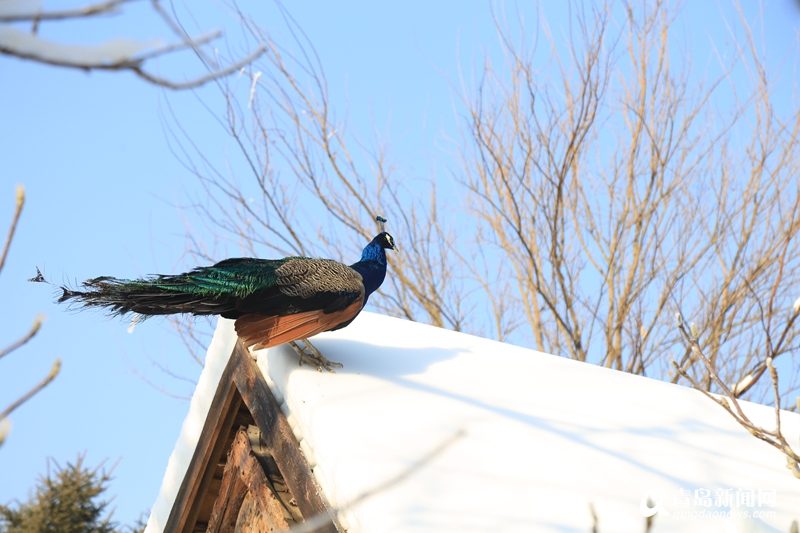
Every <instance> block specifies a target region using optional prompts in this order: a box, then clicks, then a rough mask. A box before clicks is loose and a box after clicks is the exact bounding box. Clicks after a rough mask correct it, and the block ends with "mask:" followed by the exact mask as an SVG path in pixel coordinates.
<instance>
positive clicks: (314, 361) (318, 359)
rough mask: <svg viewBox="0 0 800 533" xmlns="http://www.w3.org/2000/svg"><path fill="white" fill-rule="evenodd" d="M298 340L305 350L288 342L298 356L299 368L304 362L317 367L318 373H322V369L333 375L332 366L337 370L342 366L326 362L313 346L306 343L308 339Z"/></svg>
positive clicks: (292, 342)
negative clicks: (301, 342)
mask: <svg viewBox="0 0 800 533" xmlns="http://www.w3.org/2000/svg"><path fill="white" fill-rule="evenodd" d="M300 340H301V341H303V344H304V345H305V349H301V348H300V347H299V346H298V345H297V343H296V342H295V341H290V342H289V346H291V347H292V348H293V349H294V351H295V352H297V355H299V356H300V366H303V363H304V362H305V363H306V364H308V365H311V366H315V367H317V370H318V371H320V372H322V369H323V368H324V369H325V370H327V371H328V372H332V373H334V374H335V373H336V371H335V370H333V369H332V368H331V367H332V366H335V367H337V368H342V366H344V365H342V363H334V362H332V361H328V360H327V359H326V358H325V356H324V355H322V353H320V351H319V350H317V348H316V347H315V346H314V345H313V344H311V343H310V342H308V339H300ZM306 350H308V351H309V352H311V353H308V352H307V351H306Z"/></svg>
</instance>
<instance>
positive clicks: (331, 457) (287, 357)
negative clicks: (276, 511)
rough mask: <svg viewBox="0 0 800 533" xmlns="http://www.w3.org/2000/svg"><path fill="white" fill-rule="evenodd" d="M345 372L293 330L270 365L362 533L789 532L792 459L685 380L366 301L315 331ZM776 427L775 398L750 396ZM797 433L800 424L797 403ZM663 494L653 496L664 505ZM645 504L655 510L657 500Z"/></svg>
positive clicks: (346, 521)
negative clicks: (298, 341) (412, 318)
mask: <svg viewBox="0 0 800 533" xmlns="http://www.w3.org/2000/svg"><path fill="white" fill-rule="evenodd" d="M234 343H235V335H234V333H233V328H232V322H230V321H226V320H224V319H221V320H220V322H219V325H218V327H217V332H216V334H215V336H214V340H213V341H212V344H211V347H210V348H209V352H208V358H207V362H206V368H205V370H204V371H203V375H202V376H201V378H200V381H199V383H198V389H197V392H196V394H195V397H194V398H193V400H192V404H191V408H190V414H189V417H187V420H186V422H185V423H184V427H183V430H182V433H181V437H180V439H179V441H178V444H177V446H176V450H175V452H173V455H172V457H171V459H170V464H169V467H168V469H167V474H166V476H165V481H164V485H163V486H162V489H161V493H160V495H159V498H158V500H157V502H156V504H155V506H154V508H153V512H152V515H151V518H150V522H149V523H148V532H150V533H155V532H157V531H161V530H162V528H163V526H164V524H166V519H167V518H166V517H167V516H168V515H169V510H170V509H171V508H172V505H173V503H174V497H175V494H176V493H177V488H176V487H178V486H179V485H180V483H181V480H182V479H183V477H184V473H185V472H186V466H185V465H186V464H188V459H187V456H188V457H191V455H192V453H193V451H194V448H195V446H196V443H197V438H198V437H199V433H200V429H201V428H202V426H203V422H204V420H205V418H206V417H205V413H207V412H208V405H209V404H210V397H211V396H213V394H214V391H215V390H216V388H217V385H218V383H219V380H220V375H221V373H222V371H221V368H224V365H225V362H226V361H227V358H228V356H229V355H230V353H231V351H232V349H233V345H234ZM314 344H315V346H317V347H318V348H319V349H320V350H321V351H322V352H323V353H324V354H325V355H326V357H328V359H331V360H333V361H338V362H341V363H343V364H344V368H343V369H338V370H337V373H336V374H328V373H319V372H317V371H316V370H315V369H311V368H309V367H307V366H304V367H298V365H297V356H296V355H295V354H294V352H293V351H292V350H291V349H290V348H288V347H286V346H280V347H277V348H273V349H270V350H264V351H261V352H258V353H257V358H258V360H257V364H258V367H259V368H260V369H261V371H262V373H263V375H264V377H265V381H266V383H267V384H268V385H269V387H270V388H271V390H272V393H273V394H274V396H275V398H276V399H277V400H278V402H279V403H281V404H282V405H281V410H282V411H283V412H284V413H285V414H287V415H288V416H287V419H288V423H289V425H290V427H291V428H292V430H293V432H294V435H295V436H296V437H297V438H298V441H299V443H300V449H301V450H302V451H303V453H304V455H305V457H306V460H307V461H308V464H309V466H310V467H311V468H312V469H313V476H314V478H315V479H316V481H317V483H318V485H319V486H320V487H321V488H322V492H323V493H324V496H325V499H326V500H327V502H328V503H329V504H330V506H331V507H333V508H334V509H338V513H337V518H338V522H339V523H340V524H341V526H342V527H343V528H344V529H347V530H348V531H350V532H351V533H357V532H370V533H372V532H383V531H386V532H405V531H408V532H411V531H414V532H423V531H431V532H434V531H435V532H437V533H438V532H448V531H454V532H455V531H458V532H464V531H570V532H572V531H590V530H591V526H592V516H591V511H590V505H591V506H592V507H593V509H594V512H595V513H596V515H597V517H598V520H599V524H600V530H601V531H631V532H634V531H635V532H641V531H644V524H645V518H644V516H643V514H642V511H643V510H644V511H647V507H648V506H652V505H654V504H653V503H652V502H653V501H656V502H658V505H659V507H658V508H659V512H658V513H657V514H656V515H655V517H654V520H655V523H654V528H653V530H654V531H657V532H659V533H662V532H670V531H675V532H677V531H681V532H685V531H698V532H700V531H702V532H708V531H715V530H717V531H765V532H773V531H782V532H786V531H788V529H789V525H790V523H791V521H792V520H793V519H800V482H798V480H796V479H795V478H794V477H793V476H792V475H791V474H790V473H789V471H788V470H786V469H785V468H784V466H783V465H784V464H785V459H784V458H783V456H782V455H781V454H780V453H779V452H778V451H776V450H774V449H773V448H771V447H770V446H768V445H766V444H764V443H762V442H761V441H758V440H757V439H755V438H753V437H752V436H751V435H749V434H748V433H747V432H746V431H745V430H744V429H743V428H741V427H740V426H738V425H737V424H736V423H735V422H734V421H733V420H732V419H730V418H729V416H728V415H727V413H725V412H724V411H723V410H722V409H721V408H719V407H718V406H716V405H714V404H713V403H712V402H710V401H709V400H708V399H707V398H705V397H703V396H702V395H701V394H700V393H698V392H696V391H693V390H690V389H688V388H685V387H681V386H676V385H671V384H668V383H664V382H660V381H656V380H652V379H647V378H643V377H640V376H634V375H630V374H625V373H622V372H617V371H613V370H609V369H605V368H600V367H596V366H593V365H589V364H586V363H579V362H575V361H571V360H567V359H563V358H559V357H555V356H552V355H547V354H543V353H540V352H535V351H532V350H526V349H523V348H519V347H515V346H510V345H506V344H502V343H498V342H493V341H489V340H486V339H481V338H478V337H473V336H470V335H465V334H460V333H455V332H451V331H445V330H442V329H438V328H433V327H430V326H425V325H421V324H416V323H412V322H407V321H402V320H398V319H392V318H388V317H384V316H380V315H375V314H371V313H362V315H361V316H359V318H358V319H357V320H356V321H355V322H354V323H353V324H352V325H351V326H349V327H347V328H345V329H343V330H340V331H337V332H333V333H328V334H323V335H320V336H318V337H315V340H314ZM743 403H744V406H745V409H746V410H747V414H748V416H750V417H751V419H752V420H753V421H754V422H755V423H758V424H761V425H763V426H765V427H771V425H772V423H773V417H774V414H773V411H772V409H770V408H767V407H764V406H760V405H754V404H747V402H743ZM782 424H783V429H784V433H785V434H786V435H800V422H799V420H798V416H797V415H795V414H792V413H784V416H783V418H782ZM648 497H649V498H650V499H651V503H650V504H648V503H647V500H648ZM643 507H644V509H643Z"/></svg>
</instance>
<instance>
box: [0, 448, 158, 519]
mask: <svg viewBox="0 0 800 533" xmlns="http://www.w3.org/2000/svg"><path fill="white" fill-rule="evenodd" d="M52 463H53V464H54V465H55V470H54V471H53V472H51V470H50V462H48V465H47V474H46V475H42V476H40V477H39V480H38V482H37V485H36V489H35V492H34V493H33V494H31V496H30V497H29V499H28V501H27V502H25V503H19V502H16V504H15V505H13V506H12V505H11V504H9V505H2V504H0V533H122V532H123V531H126V532H127V531H130V532H132V533H140V532H142V531H144V524H143V523H142V520H141V519H140V520H139V521H138V523H137V524H136V525H135V526H134V527H119V525H118V524H117V523H116V522H114V521H112V520H111V516H112V514H113V511H111V512H108V511H109V509H108V506H109V504H110V503H111V500H112V499H111V498H109V499H104V498H103V497H102V496H103V494H104V493H105V491H106V489H107V488H108V486H107V485H108V481H109V480H110V479H111V473H110V472H106V471H105V470H101V467H102V463H101V464H100V465H98V466H97V467H96V468H94V469H89V468H87V467H86V466H84V456H78V459H77V460H76V461H75V463H74V464H73V463H67V465H66V466H65V467H63V468H62V467H61V466H60V465H59V464H58V463H57V462H55V461H52ZM104 515H105V516H104Z"/></svg>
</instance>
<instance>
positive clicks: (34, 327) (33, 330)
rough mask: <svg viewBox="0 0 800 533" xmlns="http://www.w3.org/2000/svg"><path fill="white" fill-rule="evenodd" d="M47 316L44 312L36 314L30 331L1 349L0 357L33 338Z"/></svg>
mask: <svg viewBox="0 0 800 533" xmlns="http://www.w3.org/2000/svg"><path fill="white" fill-rule="evenodd" d="M45 318H47V317H46V316H45V315H44V314H42V313H39V314H38V315H36V318H34V319H33V325H32V326H31V329H30V330H29V331H28V333H26V334H25V335H24V336H23V337H22V338H21V339H19V340H18V341H17V342H15V343H13V344H12V345H10V346H8V347H6V348H4V349H2V350H0V358H2V357H3V356H4V355H8V354H10V353H11V352H13V351H14V350H16V349H17V348H19V347H20V346H22V345H23V344H25V343H26V342H28V341H29V340H31V339H32V338H33V336H34V335H36V334H37V333H38V332H39V328H41V327H42V322H44V319H45Z"/></svg>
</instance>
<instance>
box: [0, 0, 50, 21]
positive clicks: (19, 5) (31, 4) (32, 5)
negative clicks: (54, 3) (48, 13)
mask: <svg viewBox="0 0 800 533" xmlns="http://www.w3.org/2000/svg"><path fill="white" fill-rule="evenodd" d="M41 12H42V2H41V0H2V1H0V17H18V16H21V15H30V14H33V13H41Z"/></svg>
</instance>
